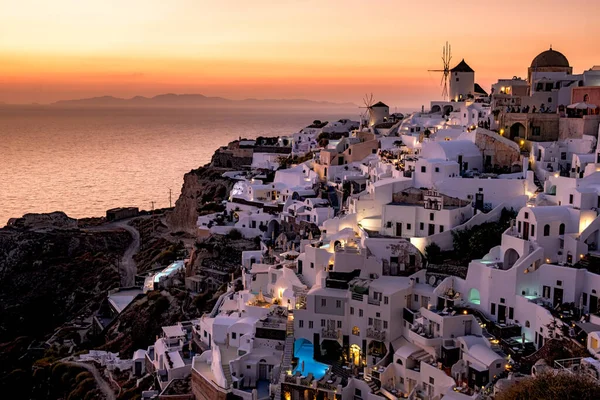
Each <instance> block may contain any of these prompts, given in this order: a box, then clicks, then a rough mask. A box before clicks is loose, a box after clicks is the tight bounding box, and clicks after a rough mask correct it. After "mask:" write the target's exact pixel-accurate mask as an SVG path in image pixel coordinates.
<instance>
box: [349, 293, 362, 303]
mask: <svg viewBox="0 0 600 400" xmlns="http://www.w3.org/2000/svg"><path fill="white" fill-rule="evenodd" d="M352 300H356V301H363V295H362V294H360V293H352Z"/></svg>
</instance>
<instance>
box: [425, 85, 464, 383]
mask: <svg viewBox="0 0 600 400" xmlns="http://www.w3.org/2000/svg"><path fill="white" fill-rule="evenodd" d="M456 79H458V78H456ZM429 383H430V384H431V385H433V384H435V379H433V376H430V377H429Z"/></svg>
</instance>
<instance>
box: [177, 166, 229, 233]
mask: <svg viewBox="0 0 600 400" xmlns="http://www.w3.org/2000/svg"><path fill="white" fill-rule="evenodd" d="M226 171H227V170H226V169H221V168H214V167H201V168H198V169H195V170H192V171H190V172H188V173H187V174H185V176H184V178H183V186H182V188H181V194H180V195H179V199H177V202H176V203H175V209H174V210H173V211H172V212H171V213H170V214H169V215H168V217H167V223H168V225H169V228H170V230H171V231H172V232H176V231H183V232H188V233H192V234H195V230H196V221H197V220H198V216H199V215H202V213H203V211H204V208H206V207H207V205H208V204H214V203H220V202H221V201H223V200H225V199H227V197H228V196H229V192H230V191H231V189H232V188H233V184H234V183H235V182H234V181H233V180H232V179H228V178H224V177H223V173H224V172H226ZM209 208H210V207H209Z"/></svg>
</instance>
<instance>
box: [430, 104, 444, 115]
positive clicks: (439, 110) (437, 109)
mask: <svg viewBox="0 0 600 400" xmlns="http://www.w3.org/2000/svg"><path fill="white" fill-rule="evenodd" d="M439 112H442V107H440V106H439V105H437V104H436V105H435V106H433V107H431V113H439Z"/></svg>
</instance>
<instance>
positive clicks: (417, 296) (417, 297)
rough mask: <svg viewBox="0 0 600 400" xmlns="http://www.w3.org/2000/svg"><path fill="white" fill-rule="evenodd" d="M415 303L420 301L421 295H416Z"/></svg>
mask: <svg viewBox="0 0 600 400" xmlns="http://www.w3.org/2000/svg"><path fill="white" fill-rule="evenodd" d="M415 301H417V302H418V301H419V295H418V294H415Z"/></svg>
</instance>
